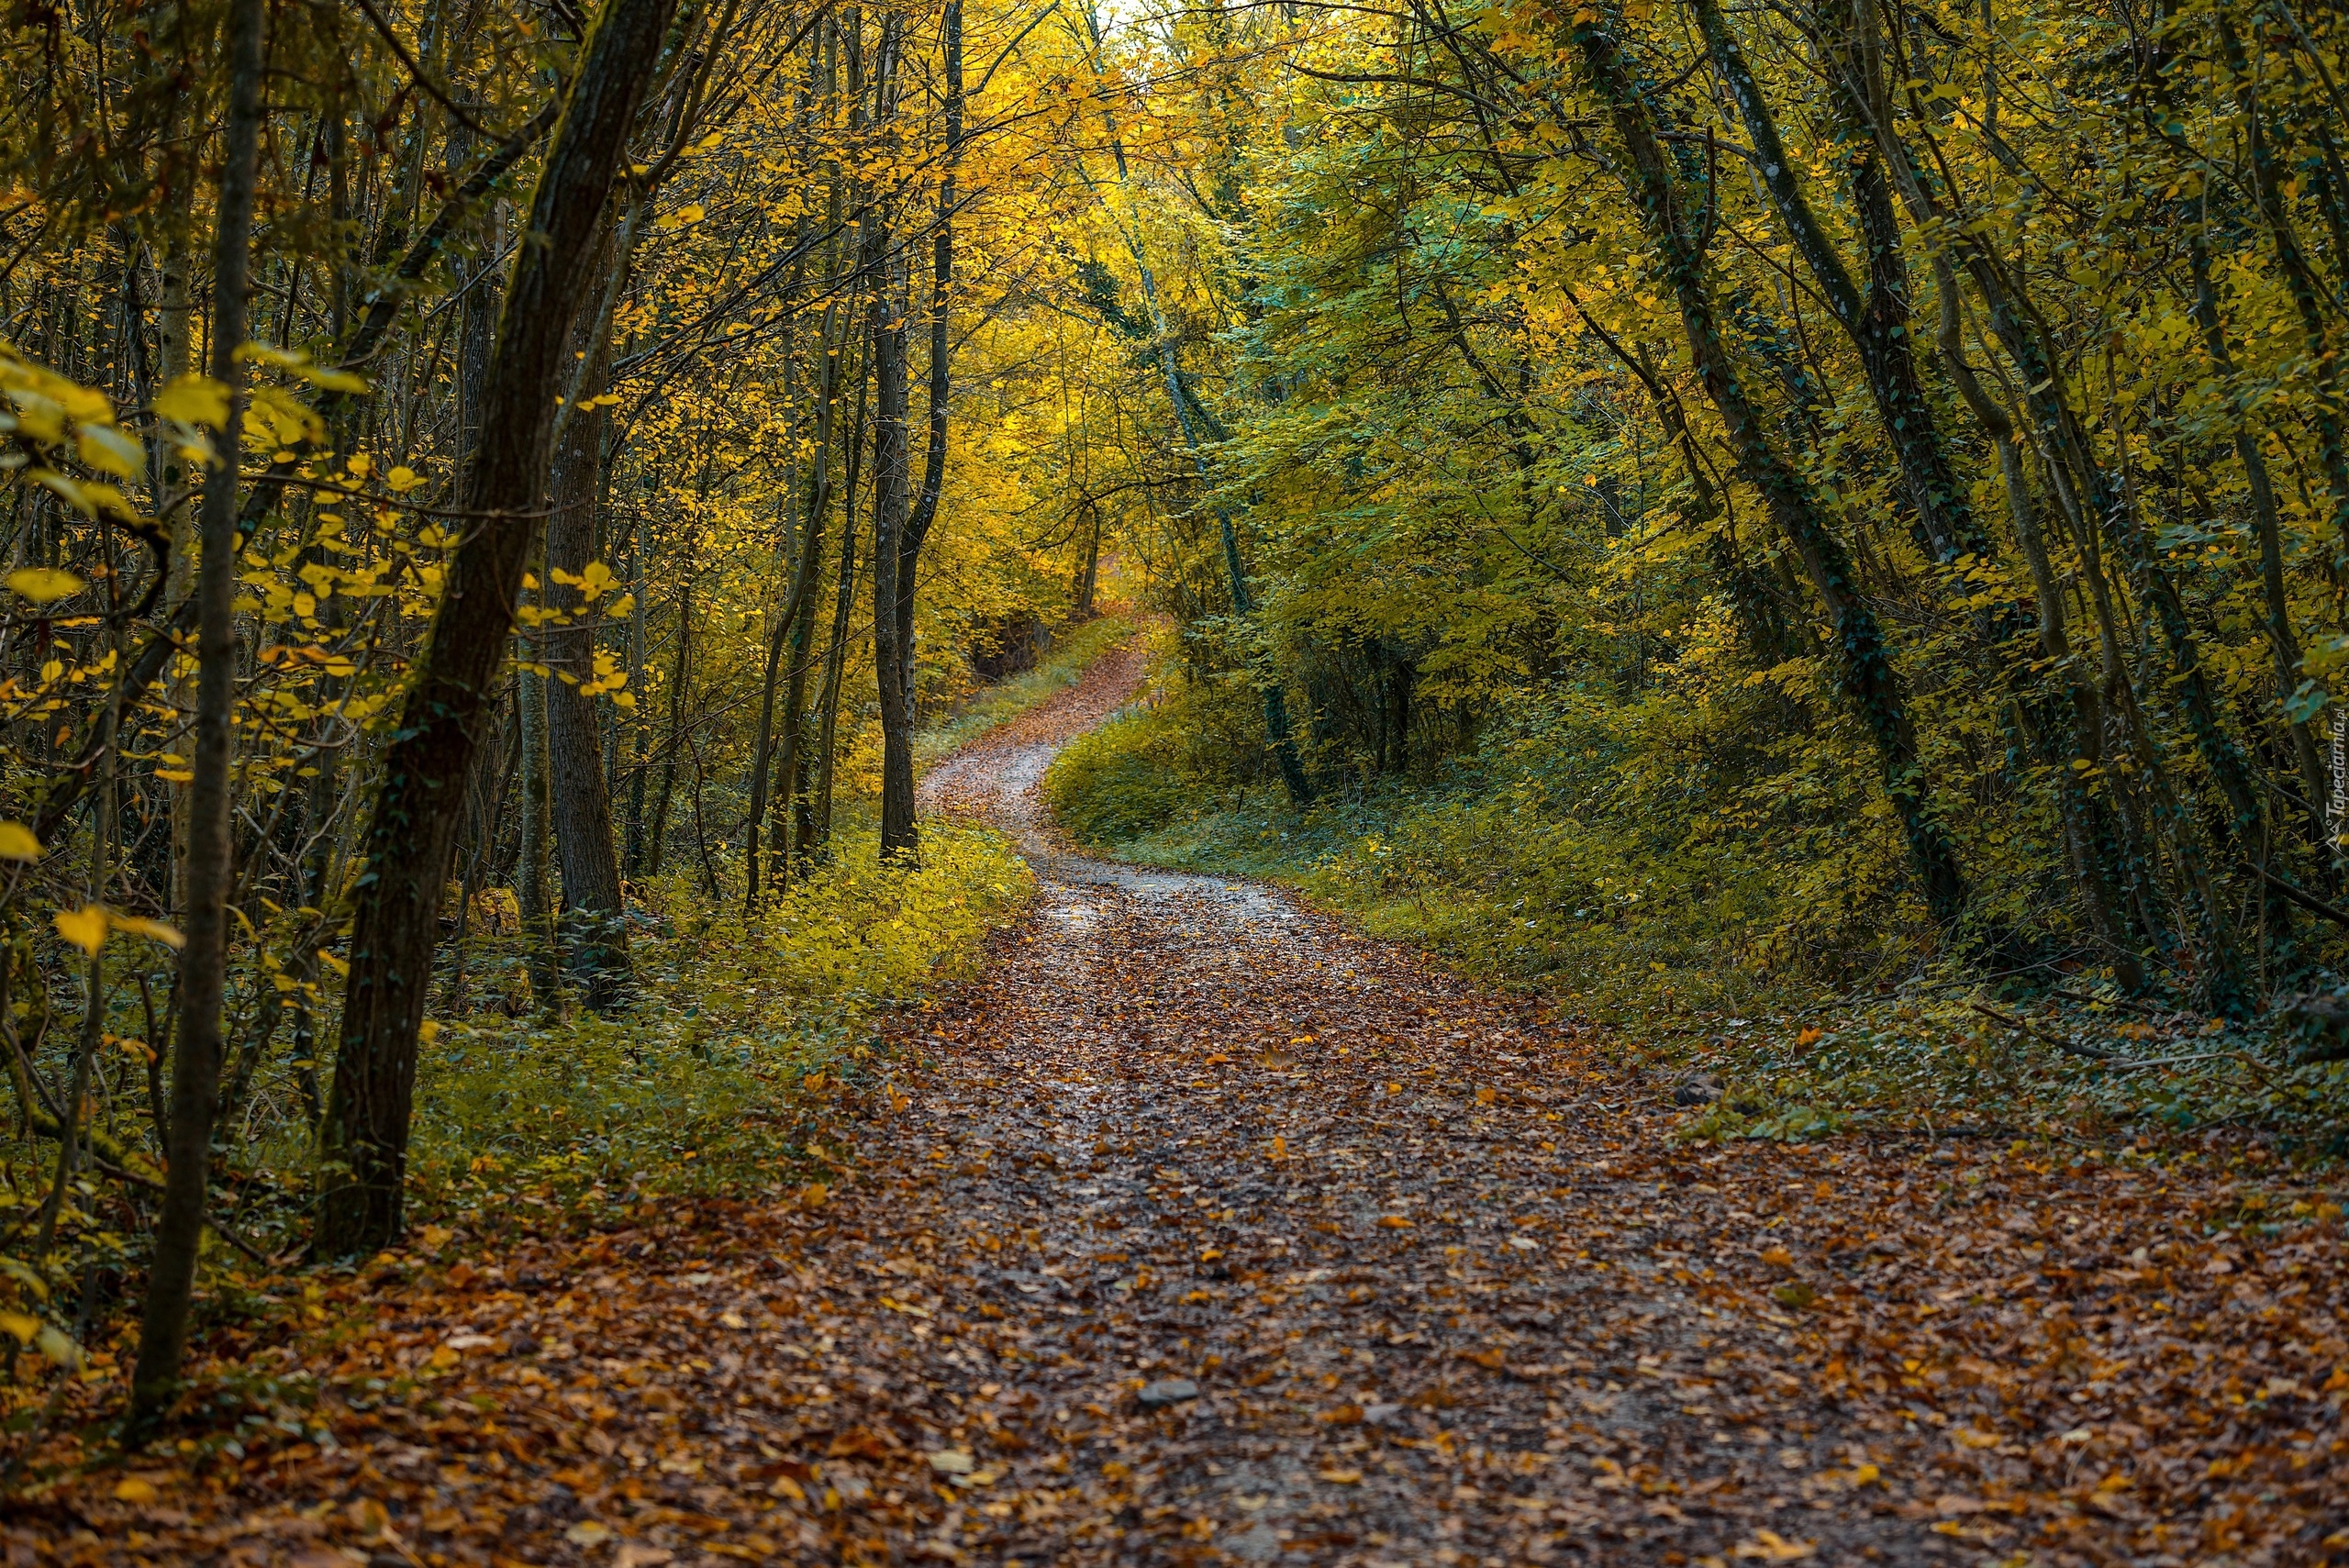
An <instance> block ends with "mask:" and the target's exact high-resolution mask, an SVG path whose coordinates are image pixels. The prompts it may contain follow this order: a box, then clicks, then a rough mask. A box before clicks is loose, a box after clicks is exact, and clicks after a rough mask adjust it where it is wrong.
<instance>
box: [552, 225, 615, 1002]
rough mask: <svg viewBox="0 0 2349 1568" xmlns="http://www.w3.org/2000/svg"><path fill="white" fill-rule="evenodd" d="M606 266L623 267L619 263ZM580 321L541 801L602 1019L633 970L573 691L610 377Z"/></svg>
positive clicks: (566, 445)
mask: <svg viewBox="0 0 2349 1568" xmlns="http://www.w3.org/2000/svg"><path fill="white" fill-rule="evenodd" d="M612 264H614V265H624V264H625V258H616V259H615V260H614V261H613V262H612ZM583 325H584V330H585V332H586V333H588V334H590V335H591V336H589V337H587V338H586V339H584V342H583V340H582V335H581V334H580V333H576V332H575V333H573V335H572V336H573V352H584V354H585V355H586V356H587V358H586V359H585V361H584V365H585V367H586V373H585V374H584V375H583V376H581V377H580V379H579V395H578V396H576V397H575V398H573V400H572V405H571V417H569V418H568V419H566V420H565V421H563V427H562V444H561V445H560V446H559V447H558V449H557V450H556V451H555V458H554V472H553V475H552V483H551V488H550V495H551V501H552V506H551V510H550V511H549V512H548V514H547V582H546V584H545V586H544V588H543V590H542V595H543V599H544V602H545V603H546V604H547V605H548V606H551V608H553V609H554V610H556V611H557V612H559V613H560V614H562V615H564V616H567V617H570V619H569V620H568V621H567V622H566V623H564V624H561V625H555V626H551V627H550V628H548V630H547V632H546V633H545V635H544V636H543V638H542V639H541V645H542V647H543V648H544V650H545V662H546V664H547V666H548V668H549V669H551V670H552V671H553V672H554V673H553V674H552V675H551V676H550V677H549V678H548V679H547V680H545V681H544V682H543V683H542V684H544V686H545V688H546V701H547V784H548V795H549V797H550V801H551V812H552V816H553V821H554V842H555V853H556V855H557V857H558V858H559V859H560V861H561V862H562V924H563V935H564V939H565V951H564V957H565V961H566V962H567V963H568V965H569V967H570V969H571V972H572V973H573V976H574V977H575V978H576V979H577V981H578V983H579V985H580V989H581V992H582V995H583V999H584V1001H585V1002H586V1004H587V1006H590V1007H592V1008H594V1009H595V1010H596V1012H599V1013H608V1012H611V1011H612V1010H613V1009H614V1008H616V1007H618V1006H621V1005H622V1004H623V1003H624V1002H626V1000H627V999H628V995H629V989H630V981H631V974H630V970H629V952H628V927H627V924H626V919H627V916H626V910H625V909H624V908H623V906H622V903H621V897H620V862H619V854H618V851H617V850H616V849H615V848H614V846H613V842H612V804H611V798H610V796H609V795H607V793H606V790H605V784H604V754H603V742H602V738H601V737H600V736H599V735H598V734H597V733H596V699H595V698H594V697H592V696H589V695H587V694H586V693H585V692H584V691H583V690H582V689H581V687H582V686H583V685H584V684H590V683H592V682H593V681H594V679H595V664H596V633H595V629H594V625H593V620H592V617H594V615H595V614H596V611H595V609H594V608H593V606H592V605H591V603H590V601H588V599H587V598H586V597H585V596H584V594H583V592H582V590H581V588H580V586H579V584H578V583H577V581H576V580H577V579H578V578H579V577H580V576H581V574H582V573H584V572H585V571H586V570H587V566H588V563H589V562H592V561H594V560H595V558H596V498H597V496H598V495H601V493H602V489H603V484H602V472H601V471H602V466H603V451H604V427H605V424H606V422H607V417H606V414H605V411H604V409H603V408H601V407H594V408H590V407H588V406H586V405H587V404H588V403H590V402H592V401H593V400H594V399H596V398H597V397H599V396H601V395H603V391H604V387H605V384H606V383H607V381H608V380H609V379H610V373H611V346H610V341H609V335H608V333H607V331H606V330H605V325H604V322H603V320H602V318H601V316H600V315H598V316H597V317H596V319H594V320H592V321H586V322H584V323H583ZM558 573H559V574H560V575H558ZM564 577H569V578H572V579H573V580H574V581H573V582H569V583H566V582H564V581H563V578H564Z"/></svg>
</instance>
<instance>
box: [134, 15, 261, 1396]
mask: <svg viewBox="0 0 2349 1568" xmlns="http://www.w3.org/2000/svg"><path fill="white" fill-rule="evenodd" d="M264 23H265V15H264V7H263V6H262V0H231V3H230V5H229V7H228V73H229V75H228V146H227V149H226V150H225V152H224V154H223V157H222V161H221V168H220V205H219V210H218V217H217V223H218V229H217V233H216V235H215V236H214V241H213V256H212V345H211V347H212V352H211V361H212V376H213V379H214V380H216V381H218V382H220V383H222V384H225V385H226V386H227V387H228V421H227V426H226V428H225V429H224V431H223V432H222V434H221V436H220V447H221V450H223V451H224V452H225V453H226V454H227V461H226V462H224V463H222V464H221V465H220V466H218V467H216V468H214V469H213V470H212V471H211V472H209V473H207V474H206V476H205V484H204V503H203V517H202V520H201V522H200V524H199V528H200V531H201V542H202V546H203V556H202V559H201V560H200V562H198V564H197V567H196V584H195V594H196V678H195V744H194V746H193V748H192V753H193V755H192V768H193V772H194V773H195V778H194V780H193V781H192V783H191V784H190V785H189V789H188V835H187V851H188V853H187V877H186V887H187V901H186V906H185V910H184V914H183V916H182V918H183V919H184V922H185V928H184V930H183V932H182V936H183V937H184V940H185V942H186V946H185V947H184V949H183V950H182V957H181V961H180V984H179V1027H178V1029H177V1035H178V1040H177V1048H176V1050H175V1051H173V1057H172V1125H171V1131H170V1134H169V1136H168V1139H167V1140H166V1143H165V1151H166V1160H167V1163H166V1165H165V1167H164V1176H163V1202H162V1207H161V1212H160V1213H159V1214H158V1215H157V1217H156V1222H155V1251H154V1260H153V1262H152V1263H151V1265H150V1268H149V1271H148V1284H147V1300H146V1304H145V1310H144V1312H143V1314H142V1316H141V1318H140V1321H139V1360H138V1362H137V1364H136V1366H135V1367H134V1369H133V1371H132V1373H131V1379H130V1411H129V1424H130V1426H131V1427H132V1429H134V1430H138V1429H148V1428H150V1427H151V1426H152V1425H153V1424H154V1422H155V1421H156V1420H157V1418H160V1417H161V1415H162V1414H163V1412H164V1411H165V1410H166V1409H168V1408H169V1407H170V1406H171V1403H172V1401H173V1398H174V1397H175V1396H177V1394H178V1391H179V1377H180V1363H181V1362H182V1361H183V1360H184V1359H185V1356H186V1353H187V1332H188V1307H189V1305H190V1303H191V1301H192V1300H193V1299H194V1296H195V1264H196V1254H197V1249H198V1247H199V1246H200V1245H201V1243H202V1241H203V1240H204V1207H205V1197H206V1186H207V1184H208V1183H209V1181H210V1178H211V1173H212V1119H213V1113H214V1110H215V1108H216V1106H217V1102H218V1098H219V1093H220V1008H221V1002H222V999H223V991H224V987H225V984H226V980H227V969H228V884H229V881H230V878H231V876H232V874H233V872H232V868H231V866H230V865H229V853H230V841H229V830H228V811H229V798H228V792H229V784H230V780H229V777H228V770H229V764H230V760H231V759H230V752H231V747H232V745H233V742H234V735H233V732H232V730H231V722H232V720H233V718H234V717H235V709H236V699H237V693H236V678H237V623H236V607H235V599H236V573H237V561H236V548H237V510H238V507H237V502H238V494H237V469H236V451H237V446H238V441H237V436H236V432H238V431H239V430H240V429H242V428H243V419H244V403H245V397H244V372H243V367H242V365H241V364H240V363H239V361H238V359H237V350H239V349H240V348H242V347H243V346H244V341H245V329H246V328H245V311H246V299H245V294H246V286H247V281H248V269H249V266H250V247H251V240H252V213H253V186H254V183H255V173H256V169H257V165H258V163H259V161H260V160H259V153H260V146H261V123H262V28H263V26H264Z"/></svg>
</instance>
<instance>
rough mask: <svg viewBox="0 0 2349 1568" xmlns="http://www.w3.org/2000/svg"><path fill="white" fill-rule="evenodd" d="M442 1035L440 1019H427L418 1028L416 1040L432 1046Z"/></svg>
mask: <svg viewBox="0 0 2349 1568" xmlns="http://www.w3.org/2000/svg"><path fill="white" fill-rule="evenodd" d="M439 1036H440V1019H438V1018H427V1019H425V1020H424V1021H423V1022H422V1023H420V1024H418V1025H417V1026H416V1038H417V1040H421V1041H423V1042H424V1043H425V1044H426V1045H430V1044H431V1043H432V1042H433V1040H436V1039H438V1038H439Z"/></svg>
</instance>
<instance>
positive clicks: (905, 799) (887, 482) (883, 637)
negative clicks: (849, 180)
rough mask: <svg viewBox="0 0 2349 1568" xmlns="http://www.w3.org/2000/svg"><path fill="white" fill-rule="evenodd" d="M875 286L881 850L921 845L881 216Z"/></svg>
mask: <svg viewBox="0 0 2349 1568" xmlns="http://www.w3.org/2000/svg"><path fill="white" fill-rule="evenodd" d="M863 250H864V254H865V256H866V258H867V260H868V267H869V270H870V272H872V273H874V274H875V277H876V282H875V287H874V292H873V305H872V328H871V329H872V338H873V350H872V351H873V387H874V418H873V669H874V682H875V684H877V686H878V687H879V690H880V699H881V852H882V854H883V855H884V856H911V855H913V854H916V853H918V851H919V850H920V832H919V829H918V827H917V826H916V824H915V821H914V760H913V728H912V722H911V716H910V715H909V714H908V713H907V706H906V661H907V653H908V652H909V650H907V648H906V646H905V645H904V643H903V642H902V641H901V640H900V639H899V637H898V621H897V595H898V585H897V584H898V571H899V564H900V563H899V560H898V550H899V547H900V545H901V544H902V543H903V541H904V539H905V528H906V521H907V518H906V504H907V494H906V481H907V473H906V413H907V386H906V312H905V306H904V302H903V300H902V299H901V298H900V289H899V286H898V285H899V282H900V271H899V267H898V263H897V262H896V260H895V259H894V258H893V257H891V255H890V254H889V237H888V230H887V229H886V228H885V226H884V225H883V224H882V223H881V221H880V219H879V217H877V216H876V217H874V218H873V219H872V220H871V222H870V227H869V228H868V229H867V231H866V236H865V239H864V244H863Z"/></svg>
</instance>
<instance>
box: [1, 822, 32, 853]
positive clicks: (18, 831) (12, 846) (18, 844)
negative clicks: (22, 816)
mask: <svg viewBox="0 0 2349 1568" xmlns="http://www.w3.org/2000/svg"><path fill="white" fill-rule="evenodd" d="M39 859H40V840H39V839H36V838H34V837H33V830H32V829H31V828H28V827H26V826H25V825H24V824H23V823H21V822H0V861H37V860H39Z"/></svg>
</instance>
